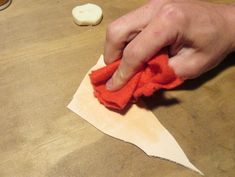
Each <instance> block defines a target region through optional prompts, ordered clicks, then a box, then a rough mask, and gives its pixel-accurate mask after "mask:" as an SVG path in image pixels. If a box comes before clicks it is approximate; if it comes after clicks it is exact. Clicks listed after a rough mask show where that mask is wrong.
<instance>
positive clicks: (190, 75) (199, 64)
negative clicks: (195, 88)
mask: <svg viewBox="0 0 235 177" xmlns="http://www.w3.org/2000/svg"><path fill="white" fill-rule="evenodd" d="M207 58H208V57H206V56H204V55H203V54H202V53H199V52H197V51H195V50H194V49H183V50H182V51H181V52H180V54H179V55H176V56H174V57H172V58H170V60H169V66H170V67H172V68H173V70H174V71H175V74H176V75H177V76H178V77H180V78H182V79H183V80H186V79H194V78H196V77H198V76H200V75H201V74H202V73H204V72H206V71H207V68H208V66H207Z"/></svg>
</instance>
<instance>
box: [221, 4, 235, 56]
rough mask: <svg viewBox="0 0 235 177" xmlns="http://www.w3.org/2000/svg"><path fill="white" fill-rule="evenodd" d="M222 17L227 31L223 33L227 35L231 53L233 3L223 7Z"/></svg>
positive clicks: (234, 18) (234, 39) (234, 24)
mask: <svg viewBox="0 0 235 177" xmlns="http://www.w3.org/2000/svg"><path fill="white" fill-rule="evenodd" d="M223 16H224V18H225V21H226V24H227V25H226V26H227V29H225V32H226V33H228V35H229V40H230V43H231V44H230V45H231V51H230V52H234V51H235V3H233V4H228V5H225V8H224V11H223Z"/></svg>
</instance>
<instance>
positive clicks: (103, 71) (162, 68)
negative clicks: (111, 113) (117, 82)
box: [89, 50, 183, 110]
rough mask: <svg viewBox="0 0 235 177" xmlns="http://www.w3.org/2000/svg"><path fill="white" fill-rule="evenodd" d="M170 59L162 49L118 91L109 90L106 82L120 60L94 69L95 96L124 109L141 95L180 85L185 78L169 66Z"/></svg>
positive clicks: (119, 108)
mask: <svg viewBox="0 0 235 177" xmlns="http://www.w3.org/2000/svg"><path fill="white" fill-rule="evenodd" d="M168 59H169V58H168V54H167V52H166V51H165V50H164V51H161V52H160V53H159V54H158V55H157V56H155V57H154V58H153V59H151V60H149V62H148V63H146V66H145V67H143V68H142V70H140V71H139V72H137V73H136V74H135V75H134V76H133V77H132V78H131V79H130V80H129V81H128V82H127V83H126V84H125V85H124V86H123V87H122V88H121V89H119V90H117V91H109V90H107V89H106V86H105V84H106V82H107V81H108V80H109V79H110V78H111V77H112V75H113V74H114V72H115V71H116V69H117V68H118V66H119V64H120V60H118V61H116V62H114V63H112V64H109V65H107V66H105V67H103V68H100V69H98V70H95V71H92V72H91V73H90V75H89V76H90V80H91V83H92V85H93V88H94V95H95V97H96V98H97V99H98V100H99V101H100V102H101V103H102V104H104V105H105V106H106V107H108V108H112V109H117V110H122V109H124V108H125V106H126V105H127V104H128V103H129V102H131V101H134V100H137V99H138V98H139V97H141V96H151V95H152V94H153V93H154V92H155V91H157V90H159V89H172V88H174V87H176V86H178V85H180V84H181V83H182V82H183V80H181V79H180V78H179V77H177V76H176V74H175V73H174V71H173V69H172V68H170V67H169V65H168Z"/></svg>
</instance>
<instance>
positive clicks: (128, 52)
mask: <svg viewBox="0 0 235 177" xmlns="http://www.w3.org/2000/svg"><path fill="white" fill-rule="evenodd" d="M140 50H141V49H139V47H138V46H137V45H130V46H128V47H126V49H125V50H124V51H123V62H124V64H125V65H126V66H128V67H130V68H135V67H136V66H137V65H138V63H139V61H138V58H139V57H140V56H141V55H140Z"/></svg>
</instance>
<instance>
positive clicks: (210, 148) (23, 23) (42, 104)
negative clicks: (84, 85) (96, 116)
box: [0, 0, 235, 177]
mask: <svg viewBox="0 0 235 177" xmlns="http://www.w3.org/2000/svg"><path fill="white" fill-rule="evenodd" d="M86 2H88V1H85V0H81V1H76V0H70V1H65V0H64V1H63V0H50V1H48V0H37V1H31V0H24V1H20V0H14V1H13V3H12V4H11V6H10V7H9V8H7V9H5V10H4V11H1V12H0V104H1V106H0V126H1V128H0V176H3V177H6V176H7V177H41V176H48V177H53V176H55V177H62V176H63V177H64V176H66V177H73V176H76V177H77V176H79V177H83V176H84V177H88V176H89V177H96V176H97V177H117V176H120V177H125V176H126V177H131V176H133V177H145V176H146V177H147V176H148V177H149V176H155V177H162V176H164V177H172V176H174V177H182V176H183V177H184V176H187V177H188V176H190V177H191V176H192V177H193V176H199V175H198V174H196V173H194V172H192V171H190V170H188V169H186V168H184V167H182V166H179V165H176V164H174V163H171V162H168V161H165V160H161V159H158V158H152V157H148V156H146V155H145V154H144V152H142V151H141V150H139V149H138V148H136V147H135V146H133V145H130V144H127V143H124V142H122V141H119V140H116V139H113V138H111V137H108V136H107V135H104V134H103V133H101V132H99V131H98V130H96V129H95V128H94V127H92V126H91V125H89V124H88V123H87V122H85V121H83V120H82V119H80V118H79V117H78V116H77V115H75V114H74V113H72V112H71V111H69V110H68V109H67V108H66V105H67V104H68V103H69V101H70V100H71V98H72V95H73V94H74V92H75V90H76V89H77V87H78V85H79V83H80V82H81V80H82V78H83V77H84V75H85V73H86V72H87V70H88V69H89V68H90V67H91V66H92V65H94V64H95V62H96V60H97V59H98V57H99V55H100V54H101V53H102V52H103V42H104V36H105V30H106V26H107V24H108V23H109V22H111V21H113V20H114V19H116V18H117V17H119V16H121V15H123V14H125V13H127V12H129V11H130V10H133V9H135V8H137V7H138V6H140V5H141V4H143V3H144V2H145V1H144V0H132V1H131V0H128V1H125V3H123V1H121V0H113V1H109V0H97V1H94V2H95V3H96V4H98V5H100V6H101V7H102V8H103V10H104V19H103V21H102V22H101V24H99V25H98V26H95V27H78V26H76V25H75V24H74V23H73V21H72V16H71V9H72V8H73V7H74V6H76V5H79V4H83V3H86ZM217 2H225V1H217ZM226 2H231V1H226ZM234 59H235V57H234V55H231V56H230V57H228V58H227V59H226V60H225V61H224V62H223V63H222V64H221V65H220V66H219V67H217V68H216V69H214V70H212V71H211V72H209V73H207V74H205V75H203V76H202V77H200V78H198V79H195V80H193V81H188V82H187V83H185V84H184V85H183V86H182V87H180V88H178V89H176V90H173V91H168V92H159V93H158V94H156V95H154V96H153V97H152V98H149V99H146V100H145V101H146V103H147V104H148V106H149V107H150V108H151V109H153V111H154V113H155V114H156V115H157V116H158V118H159V119H160V121H161V122H162V124H163V125H165V127H166V128H167V129H168V130H169V131H170V132H171V133H172V134H173V135H174V136H175V138H176V139H177V141H178V142H179V143H180V144H181V146H182V148H183V149H184V150H185V152H186V154H187V155H188V156H189V158H190V159H191V160H192V162H193V163H194V164H195V165H196V166H197V167H198V168H199V169H201V170H202V171H203V172H204V173H205V174H206V175H207V176H211V177H232V176H234V171H235V141H234V137H235V130H234V127H235V99H234V98H235V92H234V88H235V67H234V65H235V60H234ZM91 109H92V108H91Z"/></svg>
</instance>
